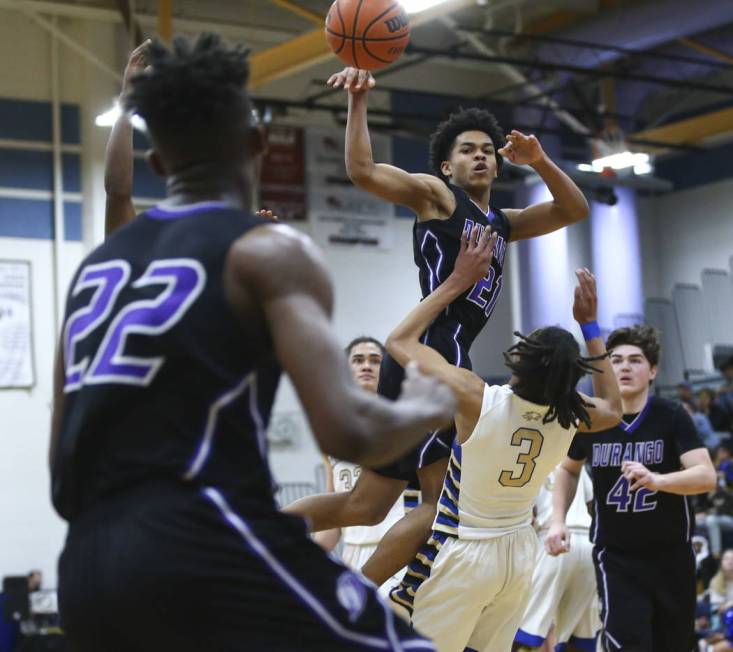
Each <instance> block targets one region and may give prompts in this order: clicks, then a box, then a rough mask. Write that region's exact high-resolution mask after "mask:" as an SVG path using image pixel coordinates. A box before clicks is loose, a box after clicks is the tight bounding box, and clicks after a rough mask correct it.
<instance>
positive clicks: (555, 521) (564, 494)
mask: <svg viewBox="0 0 733 652" xmlns="http://www.w3.org/2000/svg"><path fill="white" fill-rule="evenodd" d="M582 470H583V460H574V459H572V458H570V457H566V458H565V460H563V462H561V463H560V465H559V466H558V467H557V468H556V469H555V486H554V488H553V490H552V517H551V518H550V529H549V530H548V532H547V537H546V538H545V550H547V552H548V553H549V554H551V555H560V554H562V553H564V552H567V551H568V550H570V533H569V532H568V528H567V526H566V525H565V517H566V516H567V513H568V509H570V505H572V503H573V500H574V499H575V493H576V492H577V490H578V479H579V478H580V473H581V471H582Z"/></svg>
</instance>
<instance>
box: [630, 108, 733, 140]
mask: <svg viewBox="0 0 733 652" xmlns="http://www.w3.org/2000/svg"><path fill="white" fill-rule="evenodd" d="M731 132H733V107H730V108H727V109H721V110H719V111H713V112H711V113H706V114H705V115H699V116H695V117H694V118H687V119H685V120H680V121H678V122H673V123H671V124H668V125H663V126H662V127H655V128H654V129H646V130H644V131H640V132H638V133H636V134H633V135H632V136H630V137H629V140H631V139H632V138H633V139H639V138H641V139H644V140H650V141H655V142H657V143H658V144H659V145H661V146H664V145H670V146H677V145H689V144H691V143H699V142H701V141H703V140H704V139H706V138H710V137H711V136H717V135H719V134H724V133H731Z"/></svg>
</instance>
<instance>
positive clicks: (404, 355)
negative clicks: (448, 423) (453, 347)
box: [386, 226, 497, 441]
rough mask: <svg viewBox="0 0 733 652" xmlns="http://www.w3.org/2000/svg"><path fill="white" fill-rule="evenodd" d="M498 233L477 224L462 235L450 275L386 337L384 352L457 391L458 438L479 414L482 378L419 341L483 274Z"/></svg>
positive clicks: (471, 425) (473, 424) (463, 437)
mask: <svg viewBox="0 0 733 652" xmlns="http://www.w3.org/2000/svg"><path fill="white" fill-rule="evenodd" d="M496 238H497V234H496V233H491V232H490V229H485V230H483V232H482V233H481V235H480V237H479V228H478V226H476V227H474V229H473V231H472V233H471V235H470V237H466V235H465V234H464V235H463V236H462V238H461V249H460V252H459V254H458V258H457V259H456V264H455V266H454V269H453V272H452V273H451V275H450V276H449V277H448V278H447V279H446V280H445V281H444V282H443V283H441V284H440V285H439V286H438V287H437V288H436V289H435V290H434V291H433V292H431V293H430V294H429V295H428V296H427V297H425V299H423V300H422V301H421V302H420V303H419V304H417V305H416V306H415V307H414V308H413V309H412V310H411V311H410V312H409V314H408V315H407V316H406V317H405V318H404V319H403V320H402V322H401V323H400V324H399V325H398V326H397V328H395V329H394V330H393V331H392V333H391V334H390V335H389V337H388V338H387V343H386V347H387V351H389V353H390V355H392V357H394V359H395V360H397V362H399V363H400V364H401V365H402V366H403V367H404V366H405V365H407V364H408V363H409V362H417V364H418V365H419V367H420V369H422V370H423V371H424V372H425V373H427V374H430V375H432V376H436V377H437V378H440V379H441V380H442V381H443V382H444V383H446V384H447V385H448V386H449V387H451V389H453V391H454V392H455V394H456V397H457V398H458V412H457V413H456V429H457V430H458V437H459V439H460V440H461V441H465V439H466V438H467V437H468V436H469V435H470V434H471V432H473V429H474V427H475V426H476V421H478V418H479V416H480V415H481V403H482V401H483V389H484V381H483V380H482V379H481V378H479V377H478V376H477V375H476V374H474V373H472V372H470V371H467V370H466V369H460V368H459V367H456V366H454V365H452V364H450V363H449V362H448V361H447V360H446V359H445V358H444V357H443V356H442V355H440V353H438V352H437V351H435V350H434V349H431V348H430V347H429V346H425V345H424V344H422V343H421V342H420V337H421V336H422V334H423V333H424V332H425V330H426V329H427V328H428V326H430V324H431V323H432V321H433V320H434V319H435V318H436V317H437V316H438V315H439V314H440V313H441V312H442V311H443V310H445V308H446V307H447V306H448V305H449V304H450V303H451V302H452V301H454V300H455V299H456V298H457V297H459V296H460V295H461V294H462V293H463V292H465V291H466V290H467V289H468V288H469V287H471V285H473V284H474V283H476V282H477V281H478V280H479V279H481V278H483V277H484V276H485V275H486V270H487V269H488V268H489V266H490V265H491V259H492V256H493V248H494V244H495V243H496Z"/></svg>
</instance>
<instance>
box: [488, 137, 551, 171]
mask: <svg viewBox="0 0 733 652" xmlns="http://www.w3.org/2000/svg"><path fill="white" fill-rule="evenodd" d="M499 154H501V155H502V156H503V157H505V158H507V159H509V160H510V161H511V162H512V163H516V164H517V165H532V164H533V163H538V162H539V161H540V160H541V159H542V157H543V156H544V155H545V152H544V150H543V149H542V145H540V141H539V140H537V137H536V136H534V135H529V136H526V135H525V134H523V133H522V132H521V131H517V130H516V129H512V132H511V133H510V134H508V135H507V137H506V145H504V147H502V148H501V149H500V150H499Z"/></svg>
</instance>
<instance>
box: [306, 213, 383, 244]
mask: <svg viewBox="0 0 733 652" xmlns="http://www.w3.org/2000/svg"><path fill="white" fill-rule="evenodd" d="M394 219H395V218H394V217H393V216H392V215H388V216H386V217H379V216H368V215H355V214H354V213H344V212H338V211H329V212H320V213H312V214H311V224H312V225H313V238H314V239H315V240H316V242H319V243H321V244H322V245H326V244H328V245H364V246H367V247H376V248H377V249H391V248H392V246H393V245H394V229H393V222H394Z"/></svg>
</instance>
